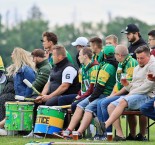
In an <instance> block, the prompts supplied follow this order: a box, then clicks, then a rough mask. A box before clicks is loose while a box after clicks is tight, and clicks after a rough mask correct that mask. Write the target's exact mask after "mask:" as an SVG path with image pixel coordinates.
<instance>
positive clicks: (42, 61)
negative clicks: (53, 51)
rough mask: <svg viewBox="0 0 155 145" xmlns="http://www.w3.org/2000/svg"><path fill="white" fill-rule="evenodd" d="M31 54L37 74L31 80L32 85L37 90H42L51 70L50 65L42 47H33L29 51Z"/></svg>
mask: <svg viewBox="0 0 155 145" xmlns="http://www.w3.org/2000/svg"><path fill="white" fill-rule="evenodd" d="M31 55H32V56H33V61H34V62H35V64H36V69H37V74H36V79H35V81H34V82H33V86H34V87H35V88H36V89H37V90H38V91H39V92H42V90H43V88H44V86H45V84H46V83H47V81H48V78H49V74H50V71H51V65H50V64H49V62H48V60H47V59H46V58H45V51H44V50H42V49H35V50H33V52H32V53H31Z"/></svg>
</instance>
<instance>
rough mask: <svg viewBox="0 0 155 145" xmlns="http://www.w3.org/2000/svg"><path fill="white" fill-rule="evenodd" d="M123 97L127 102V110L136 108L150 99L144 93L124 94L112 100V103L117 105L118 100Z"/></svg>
mask: <svg viewBox="0 0 155 145" xmlns="http://www.w3.org/2000/svg"><path fill="white" fill-rule="evenodd" d="M122 99H124V100H125V101H126V102H127V103H128V107H127V109H129V110H137V109H140V107H141V106H142V105H143V104H145V103H147V102H148V101H150V100H151V98H150V97H149V96H148V95H146V94H134V95H127V96H126V95H125V96H121V97H120V98H119V99H117V100H116V101H113V102H112V104H113V105H114V106H118V105H119V102H120V101H121V100H122Z"/></svg>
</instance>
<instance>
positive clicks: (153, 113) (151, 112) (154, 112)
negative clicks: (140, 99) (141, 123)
mask: <svg viewBox="0 0 155 145" xmlns="http://www.w3.org/2000/svg"><path fill="white" fill-rule="evenodd" d="M154 101H155V98H153V99H151V100H150V101H148V102H147V103H145V104H144V105H142V106H141V107H140V111H141V112H142V113H143V114H144V115H145V116H148V117H149V118H151V119H153V120H155V107H154Z"/></svg>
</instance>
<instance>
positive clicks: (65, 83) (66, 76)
mask: <svg viewBox="0 0 155 145" xmlns="http://www.w3.org/2000/svg"><path fill="white" fill-rule="evenodd" d="M76 76H77V71H76V70H75V69H74V68H73V67H71V66H69V67H67V68H65V69H64V71H63V72H62V84H61V85H60V86H59V87H58V88H57V89H56V90H55V91H54V92H52V93H51V94H49V95H44V96H43V98H42V100H43V101H44V102H46V101H47V100H48V99H50V98H52V97H55V96H59V95H62V94H63V93H64V92H65V91H66V90H68V88H69V87H70V85H71V84H72V83H73V81H74V78H75V77H76Z"/></svg>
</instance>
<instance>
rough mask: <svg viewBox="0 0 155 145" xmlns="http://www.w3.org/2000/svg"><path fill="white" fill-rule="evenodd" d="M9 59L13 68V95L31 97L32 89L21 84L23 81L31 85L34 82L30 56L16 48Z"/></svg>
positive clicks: (33, 70) (21, 49)
mask: <svg viewBox="0 0 155 145" xmlns="http://www.w3.org/2000/svg"><path fill="white" fill-rule="evenodd" d="M11 57H12V61H13V64H14V66H15V71H14V74H13V79H14V90H15V94H16V95H21V96H26V97H28V96H31V94H32V89H31V88H29V87H27V86H26V85H25V84H24V83H23V80H24V79H27V80H28V81H29V82H31V83H32V82H33V81H34V80H35V69H34V68H35V65H34V62H33V60H32V56H31V54H30V53H29V52H28V51H26V50H24V49H23V48H18V47H16V48H14V50H13V52H12V55H11Z"/></svg>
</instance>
